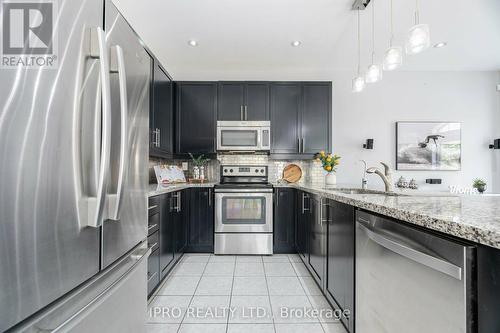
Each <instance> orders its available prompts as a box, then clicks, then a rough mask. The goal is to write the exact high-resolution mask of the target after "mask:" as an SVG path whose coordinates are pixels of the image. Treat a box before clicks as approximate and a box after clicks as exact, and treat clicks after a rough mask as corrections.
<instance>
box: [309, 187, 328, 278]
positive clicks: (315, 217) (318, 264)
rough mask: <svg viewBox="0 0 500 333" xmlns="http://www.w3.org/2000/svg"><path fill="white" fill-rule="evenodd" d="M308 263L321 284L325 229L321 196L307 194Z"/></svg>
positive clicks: (323, 267)
mask: <svg viewBox="0 0 500 333" xmlns="http://www.w3.org/2000/svg"><path fill="white" fill-rule="evenodd" d="M308 209H309V210H308V213H309V218H308V224H309V265H310V267H311V269H312V271H313V278H314V279H315V280H316V281H317V282H318V284H319V285H320V286H323V284H324V280H325V272H326V230H327V224H326V223H325V222H324V221H325V220H324V219H323V216H322V214H321V209H322V206H321V198H319V197H317V196H315V195H311V194H310V195H309V207H308Z"/></svg>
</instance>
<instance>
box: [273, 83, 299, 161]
mask: <svg viewBox="0 0 500 333" xmlns="http://www.w3.org/2000/svg"><path fill="white" fill-rule="evenodd" d="M300 93H301V85H300V83H272V84H271V110H270V112H271V154H298V153H299V145H300V131H299V116H300Z"/></svg>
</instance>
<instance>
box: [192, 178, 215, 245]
mask: <svg viewBox="0 0 500 333" xmlns="http://www.w3.org/2000/svg"><path fill="white" fill-rule="evenodd" d="M213 199H214V198H213V191H212V189H211V188H191V189H190V190H189V232H188V235H189V240H188V248H187V252H198V253H200V252H201V253H212V252H213V251H214V204H213V202H214V201H213Z"/></svg>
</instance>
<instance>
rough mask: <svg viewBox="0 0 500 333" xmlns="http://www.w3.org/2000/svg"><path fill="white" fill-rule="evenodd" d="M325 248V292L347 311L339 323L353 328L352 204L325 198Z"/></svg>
mask: <svg viewBox="0 0 500 333" xmlns="http://www.w3.org/2000/svg"><path fill="white" fill-rule="evenodd" d="M326 207H327V211H328V213H327V214H328V250H327V258H328V259H327V272H328V273H327V274H328V275H327V276H328V278H327V281H326V295H327V297H328V298H329V299H330V301H332V300H333V302H334V303H336V304H337V305H338V307H340V309H341V310H349V312H350V316H349V317H348V318H344V317H342V319H341V320H342V322H343V323H344V324H345V325H346V326H347V327H348V328H349V330H350V331H351V332H352V331H353V330H354V244H355V240H354V230H355V229H354V226H355V222H354V219H355V216H354V207H352V206H350V205H346V204H343V203H340V202H336V201H333V200H327V204H326Z"/></svg>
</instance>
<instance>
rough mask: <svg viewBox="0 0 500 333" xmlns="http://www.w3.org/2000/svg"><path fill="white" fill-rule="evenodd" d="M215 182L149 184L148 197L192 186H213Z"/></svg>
mask: <svg viewBox="0 0 500 333" xmlns="http://www.w3.org/2000/svg"><path fill="white" fill-rule="evenodd" d="M215 184H217V183H215V182H207V183H203V184H190V183H179V184H169V185H158V184H150V185H149V192H148V197H154V196H155V195H160V194H165V193H170V192H175V191H180V190H184V189H186V188H192V187H214V185H215Z"/></svg>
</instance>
